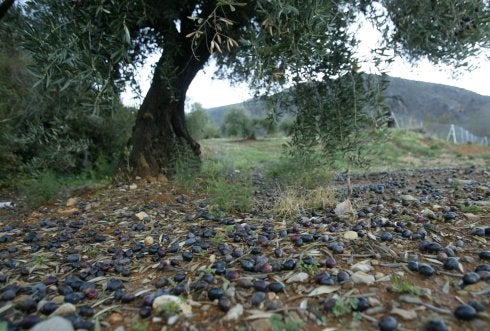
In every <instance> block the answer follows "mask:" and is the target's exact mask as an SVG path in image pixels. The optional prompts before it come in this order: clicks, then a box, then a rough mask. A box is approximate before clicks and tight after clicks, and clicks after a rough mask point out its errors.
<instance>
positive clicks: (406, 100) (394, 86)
mask: <svg viewBox="0 0 490 331" xmlns="http://www.w3.org/2000/svg"><path fill="white" fill-rule="evenodd" d="M388 80H389V83H390V84H389V85H388V88H387V89H386V92H385V96H386V98H387V103H388V107H389V108H390V110H391V111H392V112H394V113H395V114H401V115H405V116H411V117H414V118H416V119H418V120H421V121H424V122H426V123H438V124H456V125H458V126H462V127H464V128H466V129H467V130H469V131H470V132H472V133H473V134H475V135H477V136H488V137H489V138H490V96H483V95H480V94H478V93H474V92H471V91H468V90H465V89H462V88H458V87H453V86H448V85H442V84H434V83H425V82H420V81H414V80H408V79H403V78H397V77H388ZM234 107H243V108H245V109H246V110H247V111H248V112H249V113H250V115H251V116H263V115H264V114H265V113H266V110H265V108H264V104H263V102H262V101H260V100H256V99H251V100H248V101H245V102H243V103H237V104H232V105H227V106H222V107H215V108H210V109H208V113H209V115H210V117H211V119H212V121H213V122H214V123H215V124H216V125H221V123H222V122H223V118H224V114H225V112H226V110H228V109H231V108H234Z"/></svg>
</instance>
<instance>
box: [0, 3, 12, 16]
mask: <svg viewBox="0 0 490 331" xmlns="http://www.w3.org/2000/svg"><path fill="white" fill-rule="evenodd" d="M14 2H15V0H5V1H2V3H0V20H1V19H2V18H3V17H4V16H5V15H6V14H7V11H8V10H9V9H10V7H12V5H13V4H14Z"/></svg>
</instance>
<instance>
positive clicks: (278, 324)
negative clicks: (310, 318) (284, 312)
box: [269, 314, 304, 331]
mask: <svg viewBox="0 0 490 331" xmlns="http://www.w3.org/2000/svg"><path fill="white" fill-rule="evenodd" d="M269 323H270V325H271V329H272V331H300V330H302V328H301V325H302V324H303V323H304V322H303V321H301V320H289V319H287V320H283V318H282V317H281V315H278V314H273V315H272V316H271V317H270V318H269Z"/></svg>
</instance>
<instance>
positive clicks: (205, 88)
mask: <svg viewBox="0 0 490 331" xmlns="http://www.w3.org/2000/svg"><path fill="white" fill-rule="evenodd" d="M357 33H358V36H357V37H358V39H359V40H361V44H360V48H359V53H360V54H361V56H362V57H364V58H365V60H366V61H367V62H365V63H363V64H362V65H361V69H362V70H363V71H366V72H371V71H373V70H372V68H370V66H369V65H368V64H369V63H370V62H369V61H370V58H371V55H370V52H371V49H372V48H373V47H375V45H376V42H377V41H378V40H379V38H380V35H379V33H378V32H377V31H376V30H375V29H374V28H373V27H372V26H364V27H363V28H362V29H360V30H359V31H358V32H357ZM158 56H159V54H158V55H155V56H153V57H150V58H149V60H148V63H147V65H145V66H144V67H143V68H142V69H141V70H140V74H139V77H138V79H139V80H140V81H141V90H142V94H143V96H144V95H145V94H146V92H147V90H148V88H149V87H150V79H151V66H152V64H153V63H155V62H156V61H157V60H158ZM472 63H474V64H476V65H477V66H478V68H477V69H476V70H473V71H461V69H460V71H459V72H458V75H454V69H452V68H451V67H448V66H438V67H435V66H434V65H432V64H431V63H430V62H429V61H427V60H425V61H421V62H419V63H417V64H416V66H411V65H410V64H409V63H408V62H406V61H404V60H402V59H397V60H396V61H395V62H393V63H392V64H391V65H390V66H389V67H388V68H386V73H387V74H388V75H391V76H395V77H401V78H406V79H412V80H419V81H425V82H431V83H438V84H445V85H451V86H457V87H461V88H464V89H467V90H470V91H474V92H476V93H479V94H482V95H489V96H490V78H489V74H490V62H489V61H488V58H486V57H485V56H481V57H480V58H478V59H476V60H474V61H473V62H472ZM214 70H215V66H214V65H213V64H211V65H210V66H207V67H206V68H205V69H204V70H201V71H200V72H199V73H198V74H197V75H196V77H195V78H194V80H193V82H192V84H191V85H190V87H189V90H188V91H187V98H188V102H190V103H193V102H199V103H201V104H202V105H203V107H205V108H211V107H217V106H223V105H228V104H233V103H238V102H242V101H245V100H247V99H250V98H251V97H252V95H251V92H250V91H249V90H248V88H247V86H246V85H245V84H241V85H238V86H231V84H230V82H229V81H227V80H218V79H213V78H212V77H213V73H214ZM133 97H134V95H132V94H131V93H130V92H125V93H123V95H122V100H123V102H124V103H125V104H126V105H134V106H138V105H139V104H140V103H141V100H133V99H132V98H133Z"/></svg>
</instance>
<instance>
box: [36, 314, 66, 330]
mask: <svg viewBox="0 0 490 331" xmlns="http://www.w3.org/2000/svg"><path fill="white" fill-rule="evenodd" d="M73 330H74V329H73V325H72V324H71V322H70V321H68V320H67V319H64V318H62V317H59V316H55V317H51V318H50V319H47V320H45V321H42V322H39V323H38V324H36V325H35V326H34V327H33V328H32V329H31V330H30V331H73Z"/></svg>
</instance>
